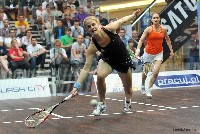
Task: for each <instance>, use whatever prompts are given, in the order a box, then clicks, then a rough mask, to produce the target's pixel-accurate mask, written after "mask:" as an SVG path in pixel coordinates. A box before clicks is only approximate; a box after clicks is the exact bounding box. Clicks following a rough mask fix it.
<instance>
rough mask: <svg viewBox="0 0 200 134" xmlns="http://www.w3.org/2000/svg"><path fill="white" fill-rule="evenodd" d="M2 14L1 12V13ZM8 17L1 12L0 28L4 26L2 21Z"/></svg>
mask: <svg viewBox="0 0 200 134" xmlns="http://www.w3.org/2000/svg"><path fill="white" fill-rule="evenodd" d="M1 14H2V13H1ZM6 19H8V17H7V15H6V14H5V13H3V14H2V18H1V19H0V28H3V27H4V24H3V21H4V20H6Z"/></svg>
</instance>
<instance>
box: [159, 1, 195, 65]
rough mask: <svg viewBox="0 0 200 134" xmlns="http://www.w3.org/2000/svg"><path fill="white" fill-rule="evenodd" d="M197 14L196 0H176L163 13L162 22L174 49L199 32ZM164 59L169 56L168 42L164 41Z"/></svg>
mask: <svg viewBox="0 0 200 134" xmlns="http://www.w3.org/2000/svg"><path fill="white" fill-rule="evenodd" d="M196 16H197V4H196V0H174V1H173V2H171V3H170V4H169V5H168V6H167V7H166V8H165V9H164V10H163V11H162V12H161V13H160V18H161V24H162V25H163V26H164V27H166V28H167V34H168V35H169V37H170V39H171V42H172V46H173V50H174V52H176V51H177V50H178V49H179V48H180V47H181V46H182V45H184V43H185V42H186V41H188V40H189V39H190V38H191V33H192V32H197V31H198V27H197V25H196V22H195V17H196ZM163 50H164V52H163V54H164V61H165V60H166V59H168V58H169V55H170V51H169V48H168V46H167V43H166V42H165V41H164V43H163Z"/></svg>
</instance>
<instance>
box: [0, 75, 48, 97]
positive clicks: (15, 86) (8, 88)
mask: <svg viewBox="0 0 200 134" xmlns="http://www.w3.org/2000/svg"><path fill="white" fill-rule="evenodd" d="M49 96H51V92H50V88H49V83H48V78H26V79H7V80H0V100H6V99H20V98H35V97H49Z"/></svg>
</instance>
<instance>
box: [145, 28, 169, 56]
mask: <svg viewBox="0 0 200 134" xmlns="http://www.w3.org/2000/svg"><path fill="white" fill-rule="evenodd" d="M160 28H161V31H160V32H156V31H155V30H154V28H153V26H152V31H151V32H150V33H149V34H148V36H147V44H146V47H145V51H146V52H147V53H148V54H152V55H155V54H159V53H161V52H162V51H163V47H162V44H163V39H164V37H165V31H164V29H163V28H162V27H161V26H160Z"/></svg>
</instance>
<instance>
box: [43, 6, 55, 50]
mask: <svg viewBox="0 0 200 134" xmlns="http://www.w3.org/2000/svg"><path fill="white" fill-rule="evenodd" d="M52 23H53V16H52V11H51V9H50V5H48V4H47V7H46V11H44V14H43V17H42V24H43V25H42V38H43V37H44V36H43V34H44V35H45V38H43V40H46V47H47V48H49V47H50V46H51V40H50V37H51V33H52V25H53V24H52Z"/></svg>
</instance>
